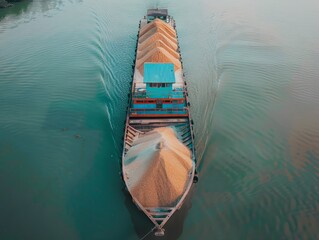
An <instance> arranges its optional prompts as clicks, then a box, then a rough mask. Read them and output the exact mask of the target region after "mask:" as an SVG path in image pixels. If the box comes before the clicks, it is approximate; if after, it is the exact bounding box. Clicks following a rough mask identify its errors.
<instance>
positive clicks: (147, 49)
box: [137, 40, 180, 59]
mask: <svg viewBox="0 0 319 240" xmlns="http://www.w3.org/2000/svg"><path fill="white" fill-rule="evenodd" d="M157 47H161V48H164V49H165V50H166V51H167V52H169V54H171V55H172V56H173V57H174V58H176V59H180V55H179V53H178V52H176V50H174V49H173V48H171V47H169V46H167V45H166V44H165V43H164V42H163V41H162V40H158V41H155V42H153V43H151V44H150V45H148V46H146V47H144V48H143V49H142V48H140V49H138V52H137V58H138V59H140V58H142V57H144V56H145V55H146V54H147V53H148V52H150V51H151V50H152V49H154V48H157Z"/></svg>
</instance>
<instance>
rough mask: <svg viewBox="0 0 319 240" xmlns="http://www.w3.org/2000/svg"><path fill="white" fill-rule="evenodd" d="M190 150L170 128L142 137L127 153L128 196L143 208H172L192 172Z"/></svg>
mask: <svg viewBox="0 0 319 240" xmlns="http://www.w3.org/2000/svg"><path fill="white" fill-rule="evenodd" d="M192 164H193V163H192V159H191V152H190V150H189V149H188V148H187V147H186V146H185V145H183V144H182V143H181V142H180V141H179V140H178V138H177V137H176V133H175V131H174V130H173V129H172V128H170V127H165V128H156V129H154V130H152V131H151V132H148V133H146V134H145V135H141V136H140V137H139V138H138V139H137V140H136V141H135V142H134V143H133V146H132V147H131V148H130V149H129V151H128V152H127V154H126V156H125V159H124V174H125V176H126V177H127V180H126V184H127V187H128V190H129V191H130V193H131V195H132V196H133V197H134V198H136V199H137V200H138V201H139V203H140V204H142V205H143V206H144V207H172V206H175V204H176V202H177V201H178V200H179V198H180V197H181V196H182V195H183V193H184V191H185V189H186V187H187V185H188V183H189V181H190V173H191V170H192Z"/></svg>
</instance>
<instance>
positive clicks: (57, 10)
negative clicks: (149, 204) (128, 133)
mask: <svg viewBox="0 0 319 240" xmlns="http://www.w3.org/2000/svg"><path fill="white" fill-rule="evenodd" d="M154 6H159V7H166V8H168V9H169V11H170V13H171V14H172V15H173V16H174V18H175V19H176V24H177V30H178V35H179V40H180V46H181V51H182V55H183V62H184V68H185V74H186V78H187V81H188V85H189V91H190V94H189V95H190V101H191V111H192V116H193V118H194V122H195V141H196V145H197V153H198V159H199V167H198V169H199V175H200V181H199V182H198V184H197V185H196V187H195V188H194V189H193V190H192V196H191V197H190V198H189V199H188V201H187V202H186V204H185V206H184V208H183V209H182V210H181V211H180V212H179V213H178V214H177V215H176V216H175V218H174V219H172V220H171V221H170V222H169V224H168V226H167V228H166V234H167V235H166V238H164V239H227V240H228V239H229V240H232V239H267V240H268V239H319V230H318V226H319V124H318V119H319V104H318V103H319V82H318V79H319V68H318V62H319V44H318V43H319V31H318V29H319V17H318V13H317V9H318V3H317V1H315V0H307V1H304V2H301V1H299V2H298V1H288V0H283V1H280V2H278V1H274V0H269V1H253V0H239V1H235V0H226V1H208V0H199V1H188V0H187V1H182V0H176V1H153V2H150V1H146V0H136V1H128V0H126V1H114V0H112V1H111V0H94V1H93V0H83V1H67V0H59V1H57V0H47V1H39V0H34V1H32V2H24V3H21V4H17V5H16V6H15V7H14V8H11V9H6V10H3V9H1V10H0V19H1V21H0V193H1V197H0V239H5V240H7V239H9V240H11V239H41V240H42V239H70V240H71V239H140V238H142V237H143V236H144V235H145V234H146V233H148V232H149V230H150V229H151V227H152V225H151V224H150V223H149V221H148V220H147V219H146V218H145V217H144V216H143V214H141V213H140V212H139V211H138V210H137V209H136V208H135V206H134V205H133V204H132V203H131V201H130V198H129V197H128V196H127V194H126V193H125V191H123V183H122V181H121V178H120V175H119V171H120V164H119V161H120V157H121V139H122V132H123V127H124V119H125V109H126V105H127V101H128V99H127V93H128V91H129V86H130V77H131V74H132V68H131V65H132V63H133V60H134V50H135V43H136V34H137V30H138V21H139V19H140V18H141V17H142V16H143V15H144V14H145V12H146V9H147V8H150V7H154ZM151 236H152V235H151V234H150V235H148V236H147V237H146V239H152V237H151Z"/></svg>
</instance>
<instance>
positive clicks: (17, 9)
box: [0, 0, 32, 21]
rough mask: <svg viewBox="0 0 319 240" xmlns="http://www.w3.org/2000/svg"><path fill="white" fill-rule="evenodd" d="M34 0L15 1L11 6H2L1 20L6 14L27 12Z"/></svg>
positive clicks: (0, 11)
mask: <svg viewBox="0 0 319 240" xmlns="http://www.w3.org/2000/svg"><path fill="white" fill-rule="evenodd" d="M31 2H32V0H25V1H22V2H13V4H14V5H13V6H12V7H9V8H2V9H1V8H0V21H1V20H3V19H4V18H5V17H6V16H8V15H12V16H19V15H21V14H23V13H25V12H27V10H28V8H29V6H30V3H31Z"/></svg>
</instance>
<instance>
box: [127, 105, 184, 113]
mask: <svg viewBox="0 0 319 240" xmlns="http://www.w3.org/2000/svg"><path fill="white" fill-rule="evenodd" d="M130 113H131V114H187V113H188V108H187V107H184V108H130Z"/></svg>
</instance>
